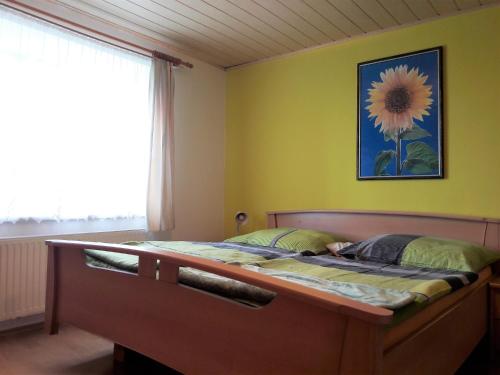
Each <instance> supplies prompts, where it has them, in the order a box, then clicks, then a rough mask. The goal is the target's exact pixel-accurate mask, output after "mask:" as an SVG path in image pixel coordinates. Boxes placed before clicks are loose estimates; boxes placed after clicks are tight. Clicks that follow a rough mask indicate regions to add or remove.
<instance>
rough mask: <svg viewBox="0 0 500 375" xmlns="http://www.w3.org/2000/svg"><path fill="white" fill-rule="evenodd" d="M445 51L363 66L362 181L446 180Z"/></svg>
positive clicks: (360, 66) (360, 67)
mask: <svg viewBox="0 0 500 375" xmlns="http://www.w3.org/2000/svg"><path fill="white" fill-rule="evenodd" d="M443 176H444V174H443V100H442V47H437V48H430V49H426V50H422V51H417V52H411V53H406V54H403V55H397V56H392V57H386V58H383V59H378V60H373V61H367V62H363V63H359V64H358V155H357V178H358V180H374V179H384V180H387V179H409V178H412V179H414V178H443Z"/></svg>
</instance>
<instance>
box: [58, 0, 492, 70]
mask: <svg viewBox="0 0 500 375" xmlns="http://www.w3.org/2000/svg"><path fill="white" fill-rule="evenodd" d="M56 1H57V2H58V3H60V4H62V5H64V6H68V7H71V8H76V9H77V10H78V11H82V12H84V13H88V14H91V15H92V16H95V17H98V18H101V19H104V20H106V21H108V22H111V23H113V24H115V25H118V26H121V27H125V28H127V29H131V30H133V31H135V32H138V33H141V34H145V35H147V36H149V37H152V38H154V39H157V40H160V41H162V42H164V43H168V44H170V45H171V46H173V47H175V48H177V49H178V50H180V51H182V52H184V53H186V54H188V55H192V56H194V57H197V58H199V59H201V60H203V61H206V62H209V63H211V64H214V65H217V66H221V67H230V66H235V65H239V64H244V63H248V62H252V61H257V60H260V59H264V58H268V57H272V56H277V55H281V54H286V53H289V52H293V51H298V50H301V49H304V48H308V47H314V46H319V45H322V44H326V43H331V42H334V41H339V40H344V39H347V38H350V37H353V36H358V35H362V34H365V33H369V32H374V31H379V30H383V29H387V28H392V27H396V26H399V25H404V24H409V23H414V22H417V21H420V20H425V19H427V18H432V17H437V16H443V15H448V14H451V13H457V12H461V11H464V10H469V9H473V8H478V7H481V6H484V5H490V4H492V3H500V0H56Z"/></svg>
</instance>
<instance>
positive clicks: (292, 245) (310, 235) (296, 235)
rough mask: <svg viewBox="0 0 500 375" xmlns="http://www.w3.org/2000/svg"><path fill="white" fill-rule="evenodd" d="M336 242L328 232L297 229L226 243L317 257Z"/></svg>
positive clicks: (258, 233)
mask: <svg viewBox="0 0 500 375" xmlns="http://www.w3.org/2000/svg"><path fill="white" fill-rule="evenodd" d="M336 241H338V240H337V239H336V238H335V237H334V236H333V235H332V234H331V233H327V232H320V231H316V230H309V229H296V228H274V229H264V230H258V231H256V232H252V233H249V234H244V235H242V236H236V237H232V238H229V239H227V240H225V241H224V242H238V243H244V244H248V245H257V246H267V247H277V248H280V249H286V250H290V251H293V252H298V253H302V254H304V255H317V254H322V253H326V252H327V251H328V249H327V248H326V245H327V244H329V243H330V242H336Z"/></svg>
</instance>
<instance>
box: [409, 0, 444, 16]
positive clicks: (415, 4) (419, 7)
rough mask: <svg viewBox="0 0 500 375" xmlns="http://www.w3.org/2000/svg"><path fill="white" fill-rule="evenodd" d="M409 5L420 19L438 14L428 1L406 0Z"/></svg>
mask: <svg viewBox="0 0 500 375" xmlns="http://www.w3.org/2000/svg"><path fill="white" fill-rule="evenodd" d="M405 2H406V4H407V5H408V7H410V8H411V10H412V12H413V13H414V14H415V15H416V16H417V17H418V19H420V20H425V19H426V18H430V17H436V16H437V15H438V14H437V13H436V11H435V10H434V8H433V7H432V5H431V4H430V3H429V2H428V1H424V0H421V1H411V0H406V1H405Z"/></svg>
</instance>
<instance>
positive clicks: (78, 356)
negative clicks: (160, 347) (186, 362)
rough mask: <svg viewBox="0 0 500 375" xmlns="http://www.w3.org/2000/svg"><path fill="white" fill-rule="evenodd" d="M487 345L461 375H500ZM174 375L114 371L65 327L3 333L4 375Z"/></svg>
mask: <svg viewBox="0 0 500 375" xmlns="http://www.w3.org/2000/svg"><path fill="white" fill-rule="evenodd" d="M487 353H488V345H487V342H486V341H483V342H482V343H481V344H480V345H479V346H478V348H477V349H476V350H475V351H474V353H472V355H471V356H470V357H469V359H468V360H467V361H466V362H465V363H464V365H463V366H462V367H461V368H460V370H459V371H458V372H457V374H458V375H466V374H474V375H482V374H484V375H497V374H498V375H500V366H499V365H494V364H493V363H491V362H489V361H488V354H487ZM110 374H113V375H135V374H148V375H156V374H158V375H174V374H177V373H176V372H175V371H173V370H171V369H169V368H167V367H165V366H162V365H161V364H159V363H157V362H154V361H152V360H149V359H147V358H145V357H142V356H140V355H133V356H132V357H128V358H127V363H126V365H125V366H116V367H115V368H113V344H112V343H111V342H109V341H107V340H105V339H102V338H100V337H97V336H94V335H91V334H89V333H87V332H84V331H81V330H79V329H77V328H73V327H69V326H65V327H62V328H61V329H60V332H59V334H58V335H55V336H48V335H46V334H45V333H44V332H43V330H42V329H41V327H31V328H29V329H25V330H21V331H16V332H10V333H3V334H2V333H0V375H110Z"/></svg>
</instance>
